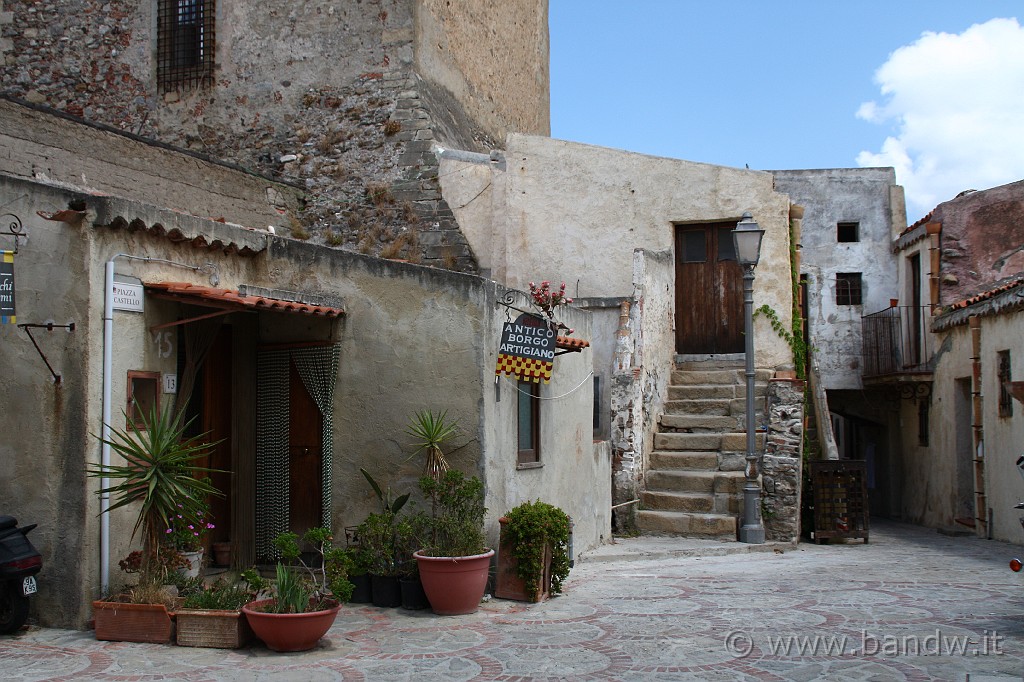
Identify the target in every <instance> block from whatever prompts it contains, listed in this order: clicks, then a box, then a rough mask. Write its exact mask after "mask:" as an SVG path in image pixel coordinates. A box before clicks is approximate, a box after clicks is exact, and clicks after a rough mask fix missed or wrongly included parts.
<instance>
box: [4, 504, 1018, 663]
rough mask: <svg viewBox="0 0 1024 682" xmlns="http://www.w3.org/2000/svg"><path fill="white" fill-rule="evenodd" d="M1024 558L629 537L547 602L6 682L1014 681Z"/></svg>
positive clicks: (361, 615)
mask: <svg viewBox="0 0 1024 682" xmlns="http://www.w3.org/2000/svg"><path fill="white" fill-rule="evenodd" d="M752 549H759V550H761V551H750V550H752ZM1020 549H1021V548H1019V547H1016V548H1015V547H1012V546H1010V545H1005V544H1002V543H996V542H991V541H985V540H979V539H976V538H973V537H947V536H943V535H940V534H938V533H936V532H934V531H928V530H924V529H920V528H916V527H913V526H906V525H901V524H892V523H882V524H876V526H875V527H874V528H873V529H872V536H871V543H870V544H867V545H864V544H862V543H860V542H859V541H857V543H856V544H853V543H850V544H844V545H822V546H818V545H813V544H801V545H800V546H799V547H796V548H792V547H788V546H787V547H774V548H772V547H759V548H752V547H750V546H748V545H738V544H734V543H729V544H719V543H713V542H703V543H702V542H693V541H680V540H670V539H655V538H638V539H627V540H621V541H619V542H618V543H617V544H615V545H611V546H606V547H603V548H601V549H600V550H597V551H595V552H593V553H591V554H588V555H587V556H586V557H584V558H583V560H581V561H578V562H577V563H576V567H575V568H574V569H573V572H572V575H571V577H570V580H569V583H568V585H567V591H566V594H565V595H563V596H561V597H557V598H555V599H552V600H550V601H548V602H546V603H543V604H538V605H526V604H519V603H513V602H507V601H501V600H492V601H489V602H487V603H485V604H484V605H483V606H482V608H481V610H480V611H479V612H478V613H476V614H474V615H471V616H455V617H435V616H433V615H432V614H430V613H429V612H409V611H403V610H400V609H390V610H389V609H377V608H372V607H363V606H349V607H346V608H345V609H344V610H343V611H342V613H341V615H340V616H339V618H338V620H337V622H336V623H335V625H334V627H333V628H332V629H331V631H330V633H329V634H328V636H327V637H326V638H324V639H323V640H321V642H320V645H319V647H318V648H317V649H315V650H314V651H311V652H307V653H300V654H275V653H272V652H270V651H269V650H267V649H265V648H263V647H262V646H254V647H253V648H250V649H245V650H240V651H224V650H217V649H197V648H185V647H174V646H160V645H148V644H127V643H113V642H97V641H95V640H94V639H93V637H92V634H91V633H90V632H77V631H71V630H55V629H43V628H37V627H31V628H29V629H28V630H23V631H22V633H21V634H19V635H17V636H14V637H4V638H0V678H3V679H5V680H271V679H273V680H274V681H275V682H278V681H280V680H303V681H305V680H417V681H419V680H446V681H447V680H523V679H529V680H563V679H564V680H714V681H727V680H819V679H822V680H933V679H934V680H970V681H971V682H995V681H996V680H1000V681H1003V682H1008V681H1010V680H1018V681H1019V680H1024V576H1021V575H1016V574H1013V573H1011V572H1010V570H1009V568H1008V566H1007V563H1008V560H1009V558H1010V556H1011V555H1012V554H1014V553H1015V551H1016V552H1017V553H1018V554H1019V553H1020V552H1019V550H1020Z"/></svg>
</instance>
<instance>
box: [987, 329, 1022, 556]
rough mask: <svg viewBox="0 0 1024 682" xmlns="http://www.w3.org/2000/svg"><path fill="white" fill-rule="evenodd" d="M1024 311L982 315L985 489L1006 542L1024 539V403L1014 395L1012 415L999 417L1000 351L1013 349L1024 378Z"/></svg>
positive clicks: (1015, 375)
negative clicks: (1020, 463)
mask: <svg viewBox="0 0 1024 682" xmlns="http://www.w3.org/2000/svg"><path fill="white" fill-rule="evenodd" d="M1021 329H1024V311H1021V310H1017V311H1015V312H1011V313H1006V314H1004V315H999V316H995V317H984V318H982V324H981V361H982V391H983V394H984V396H985V405H984V419H985V492H986V493H987V500H986V501H987V503H988V506H989V507H990V508H991V509H992V529H991V530H992V537H993V538H995V539H996V540H1002V541H1003V542H1012V543H1014V544H1017V545H1022V544H1024V531H1022V529H1021V525H1020V511H1019V510H1016V509H1014V508H1013V507H1014V505H1016V504H1017V503H1018V502H1020V501H1022V500H1024V478H1022V477H1021V476H1020V475H1019V474H1018V473H1017V471H1016V467H1015V466H1014V463H1015V462H1016V460H1017V458H1018V457H1020V456H1021V454H1022V452H1021V451H1022V448H1021V443H1024V404H1021V402H1020V401H1019V400H1012V401H1011V402H1012V405H1013V407H1012V411H1013V414H1012V416H1009V417H1000V416H999V379H998V376H997V373H998V371H999V360H998V353H999V352H1000V351H1004V350H1008V351H1009V352H1010V375H1011V377H1012V379H1013V380H1016V381H1020V380H1022V379H1024V338H1022V336H1021Z"/></svg>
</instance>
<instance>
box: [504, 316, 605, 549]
mask: <svg viewBox="0 0 1024 682" xmlns="http://www.w3.org/2000/svg"><path fill="white" fill-rule="evenodd" d="M513 314H515V312H514V311H513ZM590 317H591V316H590V314H589V313H587V312H585V311H582V310H575V309H565V308H563V309H560V313H559V319H560V320H562V321H563V322H565V323H566V324H568V325H569V326H570V327H572V328H574V329H575V330H576V331H575V333H574V334H573V336H576V337H579V338H584V339H586V338H590V336H591V333H592V328H591V324H590ZM504 319H505V315H504V312H503V311H500V310H499V311H498V315H497V320H496V321H497V322H498V323H499V324H500V322H503V321H504ZM498 328H499V327H495V329H496V330H497V329H498ZM489 341H493V342H492V343H489V344H488V345H487V347H486V351H487V352H488V356H489V362H490V366H492V367H493V366H494V363H495V362H496V361H497V337H496V336H495V337H493V338H492V339H490V340H489ZM592 364H593V359H592V358H591V357H590V351H589V349H587V350H584V351H583V352H581V353H566V354H564V355H559V356H557V357H556V358H555V365H554V372H553V374H552V377H551V382H550V383H548V384H545V385H543V386H542V387H541V396H542V399H543V400H542V402H541V415H540V423H541V446H540V449H541V456H540V458H541V462H542V464H543V466H542V467H540V468H535V469H517V468H516V443H517V435H516V424H517V416H516V415H517V394H516V383H515V382H514V381H512V380H510V379H508V378H506V377H502V378H500V379H499V381H498V388H497V392H495V390H494V389H490V390H485V391H484V403H485V408H484V409H485V413H486V414H488V419H487V422H488V424H490V425H492V426H490V427H489V431H490V432H491V434H492V437H493V445H492V446H491V447H488V448H486V449H485V453H486V455H485V458H486V462H487V464H486V470H487V493H488V498H487V505H488V508H489V510H488V536H489V538H490V539H491V541H492V542H493V541H495V540H496V539H497V533H498V524H497V519H498V518H499V517H500V516H502V515H504V514H505V513H506V512H508V511H509V510H511V509H512V508H513V507H515V506H516V505H518V504H520V503H522V502H528V501H532V500H537V499H540V500H542V501H544V502H548V503H549V504H553V505H555V506H558V507H560V508H561V509H562V510H563V511H565V512H566V513H567V514H568V515H569V516H571V517H572V519H573V522H574V524H575V525H574V529H573V538H574V547H573V549H574V551H575V552H576V553H577V554H579V553H580V552H584V551H586V550H588V549H591V548H593V547H596V546H597V545H599V544H601V543H602V542H604V541H606V540H607V539H608V538H609V537H610V533H611V486H610V480H611V457H610V455H609V452H608V450H607V448H606V447H605V446H604V444H603V443H595V442H594V440H593V435H592V432H593V429H592V425H593V414H594V412H593V407H594V397H593V396H594V393H593V381H592V378H591V377H590V372H591V367H592ZM497 395H500V400H497V399H496V396H497Z"/></svg>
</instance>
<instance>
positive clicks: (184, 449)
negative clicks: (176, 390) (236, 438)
mask: <svg viewBox="0 0 1024 682" xmlns="http://www.w3.org/2000/svg"><path fill="white" fill-rule="evenodd" d="M141 420H142V426H141V427H139V426H137V425H136V424H135V423H134V421H133V420H128V425H129V427H128V429H127V430H122V429H117V428H114V427H110V434H111V435H110V438H109V439H104V438H100V441H101V442H104V443H106V444H107V445H109V446H110V448H111V449H112V450H113V451H114V452H116V453H117V454H119V455H121V457H123V458H124V460H125V463H124V464H111V465H109V466H106V467H105V466H103V465H97V466H92V467H89V468H88V469H87V470H86V473H87V474H88V475H89V476H90V477H92V478H104V477H105V478H108V479H110V485H109V486H108V487H106V488H102V489H100V490H98V491H97V494H99V495H103V494H107V493H109V494H110V496H111V504H110V507H109V508H108V510H107V511H113V510H115V509H120V508H121V507H126V506H128V505H131V504H138V505H139V512H138V517H137V519H136V521H135V526H134V528H133V529H132V539H134V538H135V536H136V535H137V534H138V533H139V531H140V530H141V531H142V562H141V566H140V568H139V584H140V585H151V584H156V583H157V582H158V580H159V579H160V578H162V575H161V573H162V571H161V570H160V562H159V552H160V544H161V543H160V539H161V535H162V534H163V532H164V531H165V529H167V528H169V527H170V526H171V523H170V522H171V519H172V518H174V517H175V516H176V515H177V514H179V513H180V514H184V515H186V516H189V517H192V518H196V517H198V516H199V515H200V514H201V513H202V512H203V511H204V510H205V509H206V498H207V496H209V495H220V494H221V493H220V491H218V490H217V489H216V488H214V487H213V485H212V484H211V483H210V480H209V479H208V478H203V477H202V475H203V474H207V473H212V472H215V471H217V470H216V469H210V468H207V467H201V466H198V465H196V460H198V459H200V458H202V457H205V456H206V455H208V454H209V451H210V448H211V447H213V446H214V445H216V444H217V443H216V442H212V443H211V442H208V441H205V440H203V439H204V437H205V436H206V435H208V434H205V433H204V434H200V435H197V436H192V437H186V436H185V431H186V429H187V428H188V427H189V425H190V421H191V420H190V421H188V422H186V421H184V420H183V418H182V416H181V414H172V411H171V410H164V411H162V412H161V411H158V410H157V409H156V408H155V407H154V409H153V410H151V411H150V413H149V414H148V415H146V414H143V415H141ZM218 442H219V441H218ZM165 551H174V550H173V549H166V550H165Z"/></svg>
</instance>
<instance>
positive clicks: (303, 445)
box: [288, 364, 323, 536]
mask: <svg viewBox="0 0 1024 682" xmlns="http://www.w3.org/2000/svg"><path fill="white" fill-rule="evenodd" d="M288 402H289V424H288V458H289V472H288V476H289V478H288V499H289V503H290V508H289V510H288V529H289V530H291V531H292V532H293V533H298V534H299V535H300V536H301V535H302V534H303V533H304V532H306V530H307V529H309V528H313V527H315V526H320V525H322V523H321V519H320V513H321V511H322V493H321V488H322V484H321V476H320V468H321V466H322V460H323V428H322V426H323V417H322V416H321V414H320V409H319V408H318V407H317V406H316V402H314V400H313V398H312V396H310V395H309V391H307V390H306V387H305V385H304V384H303V383H302V379H301V378H300V377H299V373H298V371H297V370H296V369H295V365H294V364H293V365H292V366H291V370H290V387H289V397H288Z"/></svg>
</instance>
